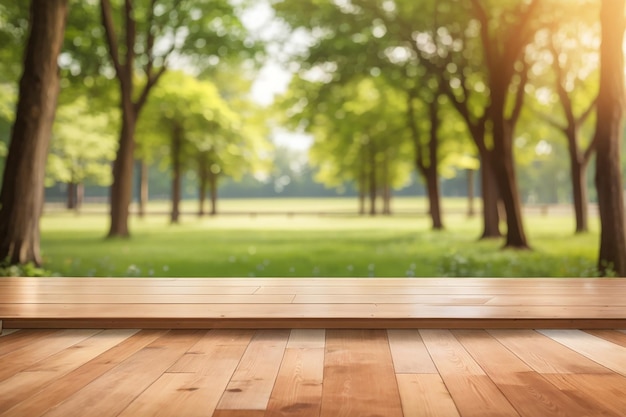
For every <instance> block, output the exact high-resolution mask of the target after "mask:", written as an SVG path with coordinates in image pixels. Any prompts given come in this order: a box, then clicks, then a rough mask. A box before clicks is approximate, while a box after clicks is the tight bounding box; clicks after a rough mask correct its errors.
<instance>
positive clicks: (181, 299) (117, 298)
mask: <svg viewBox="0 0 626 417" xmlns="http://www.w3.org/2000/svg"><path fill="white" fill-rule="evenodd" d="M292 300H293V295H248V294H244V295H233V294H217V295H216V294H39V293H38V294H20V295H11V294H4V295H2V294H0V303H13V304H29V303H33V302H35V303H41V304H51V305H54V304H76V305H83V304H129V303H130V304H184V303H190V304H246V303H254V304H281V303H285V304H287V303H290V302H292Z"/></svg>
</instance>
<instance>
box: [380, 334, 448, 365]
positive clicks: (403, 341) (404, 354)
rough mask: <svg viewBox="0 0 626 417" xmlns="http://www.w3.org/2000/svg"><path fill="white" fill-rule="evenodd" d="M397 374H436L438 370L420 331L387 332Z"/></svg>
mask: <svg viewBox="0 0 626 417" xmlns="http://www.w3.org/2000/svg"><path fill="white" fill-rule="evenodd" d="M387 337H388V338H389V347H390V348H391V356H392V358H393V366H394V369H395V371H396V373H397V374H436V373H437V368H436V367H435V364H434V363H433V361H432V359H431V358H430V354H429V353H428V350H426V346H425V345H424V341H423V340H422V337H421V336H420V334H419V331H418V330H397V329H396V330H392V329H390V330H387Z"/></svg>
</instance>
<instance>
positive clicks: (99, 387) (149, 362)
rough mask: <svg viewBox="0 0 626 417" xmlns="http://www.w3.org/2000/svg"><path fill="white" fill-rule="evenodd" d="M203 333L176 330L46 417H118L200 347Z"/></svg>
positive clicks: (82, 390) (136, 354) (99, 379)
mask: <svg viewBox="0 0 626 417" xmlns="http://www.w3.org/2000/svg"><path fill="white" fill-rule="evenodd" d="M203 333H204V332H199V331H177V330H174V331H170V332H168V333H167V334H165V335H164V336H162V337H160V338H158V339H157V340H155V341H154V342H152V343H150V344H149V345H148V346H146V347H145V348H143V349H141V350H140V351H139V352H137V353H135V354H134V355H132V356H131V357H129V358H127V359H126V360H125V361H124V362H122V363H120V364H119V365H118V366H117V367H115V368H114V369H113V370H111V371H109V372H108V373H107V374H105V375H103V376H101V377H100V378H98V379H97V380H95V381H94V382H92V383H91V384H89V385H87V386H85V387H83V388H82V389H81V390H79V391H78V392H76V393H75V394H74V395H72V396H71V397H70V398H68V399H67V400H66V401H64V402H63V403H61V404H59V405H58V406H57V407H55V408H54V409H52V410H50V411H49V412H48V413H46V417H65V416H70V415H76V414H77V413H80V412H83V411H84V410H89V416H90V417H100V416H103V417H104V416H112V415H118V414H119V413H120V412H122V411H123V410H124V409H125V408H126V407H127V406H128V405H129V404H130V403H131V402H132V401H133V400H134V399H135V398H136V397H137V396H138V395H139V394H140V393H142V392H143V391H144V390H145V389H146V388H148V387H149V386H150V385H151V384H153V383H154V382H155V381H156V380H157V379H158V378H159V377H160V376H161V375H162V374H163V373H164V372H165V370H166V369H167V368H169V367H170V366H171V365H172V364H173V363H174V362H175V361H176V360H177V359H178V358H180V357H181V356H182V355H183V354H184V353H185V352H186V351H187V350H189V348H190V347H191V346H193V345H194V344H195V343H197V341H198V340H199V339H200V337H201V336H202V334H203ZM112 399H115V400H114V401H113V400H112Z"/></svg>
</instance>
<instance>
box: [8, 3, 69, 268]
mask: <svg viewBox="0 0 626 417" xmlns="http://www.w3.org/2000/svg"><path fill="white" fill-rule="evenodd" d="M66 16H67V0H32V2H31V8H30V29H29V36H28V42H27V45H26V50H25V56H24V72H23V74H22V79H21V80H20V86H19V101H18V105H17V113H16V117H15V123H14V125H13V130H12V133H11V144H10V145H9V153H8V155H7V159H6V162H5V167H4V176H3V182H2V191H1V192H0V260H4V259H8V260H9V262H10V263H13V264H18V263H20V264H23V263H28V262H33V263H34V264H36V265H40V264H41V256H40V248H39V244H40V235H39V218H40V217H41V212H42V209H43V203H44V169H45V165H46V157H47V154H48V148H49V144H50V136H51V134H52V123H53V121H54V115H55V111H56V104H57V96H58V93H59V71H58V67H57V59H58V56H59V53H60V50H61V46H62V44H63V35H64V32H65V21H66Z"/></svg>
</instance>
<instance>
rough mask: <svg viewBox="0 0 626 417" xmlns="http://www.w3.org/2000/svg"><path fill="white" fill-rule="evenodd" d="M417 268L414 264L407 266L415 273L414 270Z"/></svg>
mask: <svg viewBox="0 0 626 417" xmlns="http://www.w3.org/2000/svg"><path fill="white" fill-rule="evenodd" d="M416 267H417V265H415V264H411V265H409V269H412V270H413V271H415V268H416Z"/></svg>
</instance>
